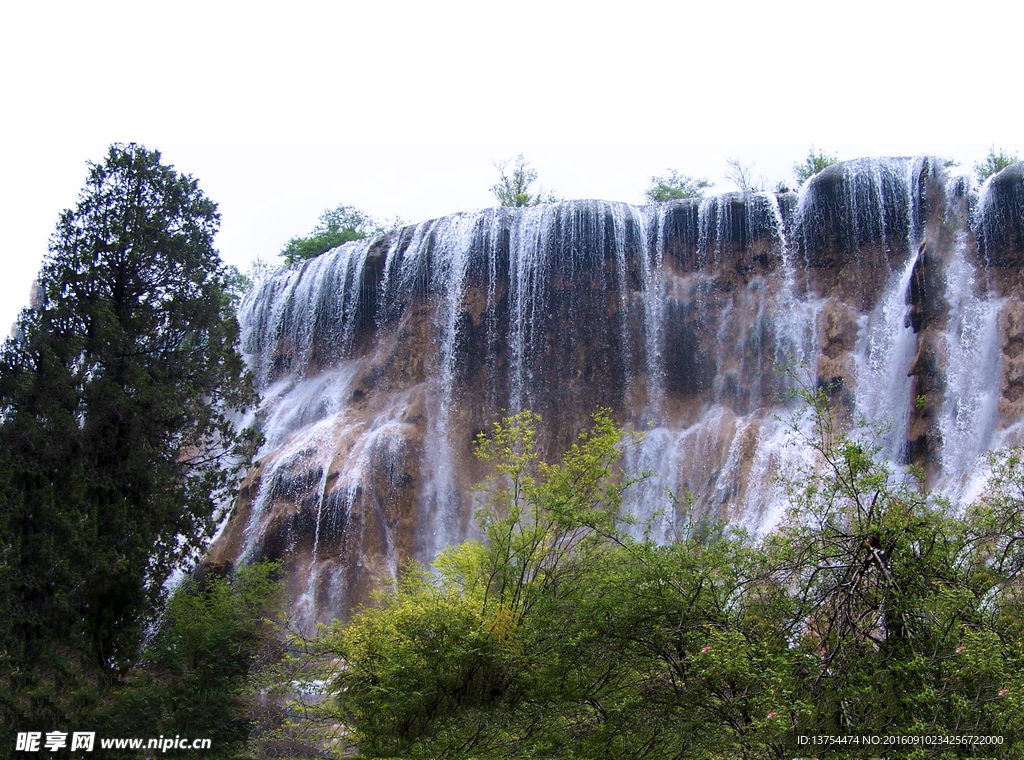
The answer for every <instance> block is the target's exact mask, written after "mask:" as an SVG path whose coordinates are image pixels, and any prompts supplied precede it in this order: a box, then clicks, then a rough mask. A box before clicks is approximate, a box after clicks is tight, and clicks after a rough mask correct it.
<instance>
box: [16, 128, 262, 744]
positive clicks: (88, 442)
mask: <svg viewBox="0 0 1024 760" xmlns="http://www.w3.org/2000/svg"><path fill="white" fill-rule="evenodd" d="M218 224H219V216H218V214H217V210H216V206H215V204H213V203H212V202H211V201H209V200H208V199H207V198H206V197H205V196H204V195H203V193H202V192H201V191H200V190H199V188H198V185H197V183H196V181H195V180H194V179H192V178H191V177H188V176H183V175H179V174H177V173H176V172H175V171H174V170H173V168H171V167H169V166H165V165H164V164H162V163H161V162H160V154H159V153H157V152H155V151H148V150H146V149H144V148H142V147H139V146H136V145H115V146H112V147H111V148H110V151H109V154H108V156H107V158H106V160H105V161H104V162H103V163H102V164H93V165H90V170H89V176H88V181H87V184H86V186H85V188H84V189H83V191H82V193H81V195H80V197H79V202H78V205H77V206H76V208H75V209H74V210H69V211H65V212H64V213H63V214H62V215H61V217H60V221H59V223H58V226H57V230H56V232H55V233H54V235H53V237H52V239H51V241H50V252H49V256H48V257H47V259H46V261H45V263H44V265H43V269H42V271H41V273H40V275H39V280H38V282H39V292H40V300H39V303H38V305H37V306H36V307H34V308H32V309H29V310H26V311H24V312H23V313H22V315H21V317H20V319H19V337H18V338H17V339H14V340H9V341H7V342H6V343H5V344H4V347H3V351H2V355H0V471H2V472H3V473H4V475H3V477H2V478H0V489H2V493H0V535H2V536H3V539H2V542H3V543H2V547H0V552H2V559H3V561H2V563H0V619H2V620H3V621H4V623H3V626H4V634H5V635H4V643H3V649H2V651H0V657H2V658H3V660H4V662H3V666H0V672H4V674H5V676H4V677H2V678H0V689H2V690H5V693H4V694H3V695H0V711H2V712H3V714H4V715H5V716H10V717H13V718H18V719H20V720H22V721H24V722H20V723H19V724H18V725H20V726H25V727H26V729H28V728H30V727H31V726H33V725H45V726H47V727H51V725H52V723H51V721H55V720H57V719H58V718H60V717H61V716H64V715H67V714H68V713H75V712H77V711H79V710H80V709H84V707H83V705H85V703H86V702H88V701H89V700H90V699H96V698H100V697H101V696H102V694H103V693H104V691H105V689H106V687H107V686H108V685H109V684H110V683H112V682H113V681H115V680H117V679H118V678H121V677H123V675H124V673H126V672H127V670H128V668H129V667H130V666H131V664H132V663H133V662H134V661H135V659H136V657H137V654H138V651H139V644H140V641H141V637H142V631H143V629H144V626H145V624H146V622H147V619H148V618H149V616H150V615H151V614H153V611H154V610H157V609H159V607H160V606H161V602H162V597H163V590H162V589H163V584H164V581H165V580H166V579H167V577H168V575H169V574H170V572H171V571H172V569H173V568H174V567H176V566H179V565H180V564H181V563H182V562H184V561H186V560H188V559H189V558H192V557H194V556H195V554H196V552H197V551H198V550H199V548H200V547H201V546H202V545H203V542H204V541H205V539H206V537H207V536H208V535H209V533H210V531H211V530H212V517H213V514H214V509H215V507H216V506H217V505H219V504H222V503H224V502H225V500H226V499H228V498H229V497H230V495H231V493H232V488H233V483H234V477H235V475H236V473H237V472H238V470H239V469H240V468H241V467H242V466H244V464H245V461H246V456H247V451H248V450H249V449H247V446H248V445H250V444H251V443H253V441H254V439H253V437H252V435H251V434H250V433H240V432H239V431H237V430H236V426H235V422H234V415H235V414H236V413H237V411H238V410H241V409H243V408H246V407H247V406H248V405H250V404H251V403H252V402H253V400H254V395H253V392H252V390H251V387H250V384H249V380H248V375H247V372H246V370H245V367H244V364H243V362H242V360H241V358H240V356H239V355H238V354H237V352H236V351H235V344H236V342H237V339H238V325H237V323H236V321H235V318H234V313H233V309H232V303H233V299H232V297H231V294H230V292H229V277H228V273H227V271H226V269H225V267H224V266H223V264H222V263H221V261H220V259H219V257H218V255H217V252H216V250H215V249H214V248H213V236H214V234H215V232H216V231H217V228H218ZM90 695H91V696H90Z"/></svg>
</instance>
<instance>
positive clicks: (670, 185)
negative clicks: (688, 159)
mask: <svg viewBox="0 0 1024 760" xmlns="http://www.w3.org/2000/svg"><path fill="white" fill-rule="evenodd" d="M709 187H711V181H710V180H708V179H707V178H706V177H701V178H700V179H697V178H695V177H691V176H689V175H687V174H680V173H679V172H677V171H676V170H675V169H666V170H665V174H663V175H661V176H660V177H651V184H650V186H649V187H648V188H647V190H646V192H645V193H644V195H646V196H647V200H649V201H654V202H660V201H674V200H678V199H681V198H703V197H704V191H705V190H706V189H707V188H709Z"/></svg>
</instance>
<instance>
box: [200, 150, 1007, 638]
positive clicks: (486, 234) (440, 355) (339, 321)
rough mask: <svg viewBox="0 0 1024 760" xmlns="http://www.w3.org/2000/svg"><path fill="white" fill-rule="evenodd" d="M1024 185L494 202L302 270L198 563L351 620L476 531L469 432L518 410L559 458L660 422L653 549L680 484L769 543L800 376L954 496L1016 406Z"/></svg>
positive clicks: (261, 334)
mask: <svg viewBox="0 0 1024 760" xmlns="http://www.w3.org/2000/svg"><path fill="white" fill-rule="evenodd" d="M1021 170H1022V165H1021V164H1017V165H1015V166H1013V167H1010V168H1009V169H1007V170H1004V172H1002V173H1001V174H1000V175H998V176H997V177H995V178H993V180H991V181H990V182H989V183H988V184H987V185H986V186H985V187H984V188H982V190H981V192H980V193H979V192H977V191H971V190H970V188H969V187H968V185H969V183H967V182H965V181H964V180H963V178H948V177H946V176H945V174H944V171H943V168H942V165H941V162H940V161H936V160H932V159H924V158H918V159H877V160H866V159H864V160H858V161H854V162H846V163H844V164H837V165H834V166H833V167H830V168H829V169H827V170H825V171H824V172H822V173H821V174H819V175H817V176H816V177H815V178H813V179H812V180H811V181H810V182H809V183H808V184H807V186H805V188H803V189H802V191H801V193H800V194H799V195H797V194H795V193H783V194H779V195H776V194H773V193H748V194H740V193H733V194H729V195H724V196H719V197H716V198H709V199H704V200H686V201H674V202H669V203H665V204H656V205H652V206H644V207H635V206H628V205H625V204H618V203H607V202H602V201H572V202H563V203H559V204H551V205H545V206H538V207H533V208H528V209H488V210H484V211H479V212H470V213H464V214H458V215H455V216H452V217H446V218H443V219H437V220H431V221H428V222H423V223H421V224H418V225H414V226H410V227H406V228H404V229H402V230H398V231H396V232H395V233H392V234H391V235H389V236H387V237H383V238H380V239H378V240H375V241H357V242H354V243H348V244H346V245H345V246H343V247H341V248H339V249H336V250H334V251H331V252H329V253H327V254H324V255H323V256H321V257H319V258H317V259H315V260H312V261H309V262H305V263H304V264H302V265H297V266H295V267H293V268H290V269H288V270H286V271H284V272H282V273H280V274H278V275H277V276H275V277H274V278H273V279H271V280H269V281H266V282H264V283H263V284H262V285H261V286H260V287H259V288H258V289H257V290H256V291H255V292H254V293H253V294H252V295H251V296H250V297H249V298H248V299H247V300H246V302H245V304H244V305H243V307H242V310H241V313H240V319H241V321H242V323H243V340H244V346H243V349H244V350H245V352H246V353H247V354H248V355H249V356H250V357H251V361H252V364H253V367H254V368H255V369H256V371H257V374H258V376H259V384H260V387H261V390H262V393H263V402H262V404H261V406H260V408H259V409H258V410H255V415H256V420H257V422H258V424H259V425H260V427H261V429H262V430H263V432H264V434H265V436H266V443H265V445H264V447H263V449H262V451H261V453H260V460H259V462H258V464H257V465H256V466H255V467H254V468H253V470H252V471H251V472H250V473H249V475H248V477H247V479H246V481H245V484H244V487H243V489H242V492H241V494H240V496H239V499H238V502H237V504H236V505H235V507H234V510H233V513H232V515H231V517H230V519H229V520H228V522H227V524H226V525H225V528H224V530H223V531H222V533H221V535H220V536H219V538H218V539H217V540H216V542H215V543H214V544H213V546H212V547H211V550H210V553H209V557H208V562H210V563H215V564H221V565H231V564H234V563H238V562H245V561H249V560H251V559H253V558H256V557H260V556H269V557H275V558H280V559H282V560H283V561H284V563H285V566H286V569H287V577H288V578H289V583H290V584H291V598H292V600H293V602H292V607H293V612H294V614H295V616H296V617H297V618H298V619H299V620H300V621H302V622H303V624H305V625H312V624H313V623H314V622H316V621H319V620H326V619H329V618H331V617H334V616H339V615H345V614H346V613H347V611H348V610H350V609H352V608H353V607H354V606H356V605H358V604H360V603H364V602H366V601H368V599H369V596H370V593H371V591H372V589H373V588H375V587H376V586H378V585H379V584H380V583H382V582H386V581H387V580H388V579H389V578H393V577H394V576H395V574H396V573H397V572H398V568H399V567H400V566H401V564H402V563H403V562H404V561H406V560H407V559H410V558H414V559H419V560H421V561H429V560H430V559H431V558H432V557H433V556H435V555H436V553H437V552H438V551H439V550H440V549H441V548H443V547H444V546H445V545H446V544H448V543H450V542H453V541H458V540H461V539H462V538H464V537H466V536H467V535H470V534H471V533H472V531H473V520H472V516H473V511H474V507H475V506H476V505H477V503H478V500H479V499H480V498H482V497H481V496H480V494H479V492H476V491H474V490H473V487H474V486H475V485H477V484H479V483H480V482H481V481H482V480H483V479H484V478H485V477H486V475H487V471H486V469H485V468H484V467H483V465H482V464H481V463H480V462H478V461H477V460H476V459H475V457H474V456H473V445H472V442H473V440H474V438H475V436H476V434H477V433H478V432H479V431H481V430H483V429H486V428H488V427H489V426H490V424H491V423H493V422H494V421H495V420H497V419H498V418H500V417H501V416H502V415H503V414H504V413H507V411H514V410H518V409H523V408H530V409H532V410H533V411H536V412H538V413H539V414H540V415H541V416H542V417H543V419H544V423H545V424H544V445H545V446H546V447H547V449H548V451H550V452H556V451H558V450H560V449H562V448H563V447H564V446H566V445H567V444H568V443H569V442H571V441H572V440H573V439H574V438H575V436H576V435H577V433H578V431H579V430H580V429H581V428H582V427H583V426H584V425H585V424H586V423H587V420H588V418H589V415H590V414H591V413H592V412H593V411H594V409H595V408H596V407H597V406H605V407H610V408H612V409H613V410H614V414H615V416H616V418H617V419H618V420H619V421H620V422H621V423H622V424H624V425H626V426H627V427H633V428H635V429H638V430H640V429H642V430H646V431H647V432H646V437H645V439H644V442H643V444H642V445H641V446H639V447H635V448H631V449H629V450H628V451H626V452H625V459H626V463H627V465H628V466H629V467H633V468H637V469H643V468H650V469H652V470H653V471H654V472H655V473H656V476H655V477H654V478H653V479H651V480H649V481H648V482H646V483H645V484H643V485H642V486H641V487H639V488H638V489H636V491H635V493H634V495H633V501H632V502H631V503H630V504H629V505H627V508H628V509H630V510H631V511H632V512H633V513H634V514H636V515H637V516H638V517H639V518H640V519H647V520H650V521H651V529H652V531H653V532H654V534H655V535H656V536H659V537H660V538H661V539H663V540H670V539H671V536H672V535H673V531H674V530H676V529H677V528H678V527H679V521H680V520H682V519H683V517H682V515H679V514H676V513H675V511H674V509H673V506H672V504H670V503H669V502H668V501H667V499H666V497H665V495H664V494H665V490H664V489H666V488H668V489H671V490H672V491H674V492H676V493H683V492H684V491H689V492H692V493H694V494H695V495H696V499H697V502H696V504H697V507H698V509H700V510H703V511H704V512H707V513H714V514H718V515H721V516H723V517H725V518H727V519H730V520H733V521H735V522H737V523H743V524H745V525H747V526H749V527H751V528H752V529H754V530H766V529H769V528H770V527H771V525H773V524H774V521H775V520H777V519H778V516H779V514H780V510H781V509H783V508H784V505H785V490H784V488H783V487H782V485H781V484H780V481H779V479H778V478H779V476H780V475H783V476H784V475H785V474H786V472H787V471H788V470H789V468H792V467H793V466H795V465H797V464H799V463H801V462H807V463H811V462H812V460H811V455H810V453H809V452H807V451H805V450H803V449H802V448H801V447H800V446H799V445H797V444H796V443H795V441H794V438H793V436H792V435H790V434H791V432H792V429H793V427H794V425H795V426H796V427H797V428H799V425H800V422H799V420H798V416H797V415H798V412H799V407H798V405H796V404H794V403H793V402H791V401H787V400H786V398H787V394H790V392H791V391H792V390H793V389H794V388H795V387H796V386H797V385H799V384H804V385H806V386H814V385H820V386H822V387H826V388H828V390H829V393H830V394H831V395H832V398H833V399H834V400H835V401H836V403H837V404H838V405H839V409H840V411H841V418H842V419H843V420H844V421H845V423H846V424H848V425H850V426H851V427H852V426H855V425H856V424H858V421H859V420H861V419H862V418H866V419H867V420H868V421H869V422H870V423H871V424H873V425H877V426H881V427H885V428H886V431H887V432H885V433H883V435H882V439H881V440H882V443H883V447H884V451H885V452H886V454H887V455H888V456H889V457H890V458H891V459H892V460H893V462H894V464H896V465H903V464H907V463H917V464H920V465H922V466H923V467H925V468H926V470H927V472H928V477H929V479H930V481H931V483H932V484H933V485H934V486H936V487H939V488H942V489H946V491H947V492H948V493H949V494H950V495H951V496H952V497H953V498H957V496H958V494H959V493H961V492H962V491H963V489H964V488H965V487H966V486H965V483H966V482H967V481H968V480H970V479H971V478H973V477H976V475H977V466H976V462H977V457H978V456H979V454H981V453H983V452H984V451H986V450H988V449H989V448H990V447H992V446H993V445H998V444H1001V443H1004V442H1007V441H1013V440H1015V436H1016V434H1017V433H1016V430H1017V427H1018V425H1019V422H1020V417H1021V413H1022V411H1024V408H1022V405H1024V307H1022V306H1021V304H1022V303H1024V300H1022V298H1021V287H1022V286H1021V283H1020V274H1019V273H1020V264H1021V263H1024V246H1022V238H1021V229H1022V224H1024V210H1022V208H1024V207H1022V201H1021V198H1022V197H1024V196H1022V188H1024V175H1022V173H1021ZM784 365H785V366H788V367H789V370H788V371H782V370H781V369H780V367H782V366H784ZM790 395H791V394H790ZM780 399H781V400H780Z"/></svg>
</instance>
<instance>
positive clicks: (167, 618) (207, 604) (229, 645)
mask: <svg viewBox="0 0 1024 760" xmlns="http://www.w3.org/2000/svg"><path fill="white" fill-rule="evenodd" d="M277 571H278V567H277V566H276V565H275V564H273V563H263V564H260V565H254V566H251V567H245V568H242V569H241V570H239V571H238V573H237V574H235V575H234V576H231V577H228V576H218V577H214V578H208V579H206V580H204V581H203V582H197V581H195V580H192V579H189V580H186V581H185V582H184V583H183V584H182V585H181V586H180V587H179V588H178V589H177V590H176V591H175V592H174V594H173V595H172V596H171V598H170V600H169V602H168V604H167V608H166V610H165V612H164V614H163V617H162V618H161V620H160V622H159V624H158V627H157V630H156V633H155V634H154V635H153V636H152V639H151V640H150V641H149V643H148V646H147V647H146V649H145V652H144V655H143V659H142V662H141V663H140V665H139V667H138V668H137V669H136V670H135V672H133V674H132V677H131V678H130V679H129V681H128V682H127V684H125V685H123V686H121V687H119V688H118V689H117V690H116V692H115V694H114V697H113V700H112V705H113V706H114V709H115V711H116V713H117V714H114V715H107V716H105V718H106V722H107V723H108V724H113V726H112V728H113V727H117V726H120V727H121V728H122V731H121V733H128V732H129V729H131V728H133V727H140V726H145V727H146V729H147V731H148V732H149V733H151V734H154V735H155V734H163V735H165V736H175V735H181V736H194V737H210V738H211V739H213V740H214V742H215V744H216V747H217V750H218V753H219V756H220V757H224V758H232V757H248V754H247V753H246V748H247V742H248V739H249V734H250V730H251V727H252V725H251V723H252V719H251V713H252V712H253V710H252V705H251V702H252V701H253V698H252V696H251V695H250V693H249V691H250V689H249V685H248V679H249V677H250V674H251V672H252V671H253V670H254V668H256V667H258V666H259V665H260V664H261V663H263V662H265V661H268V660H274V659H277V658H279V657H280V654H281V653H280V652H279V651H278V649H279V646H280V645H279V643H278V637H277V633H278V624H277V623H276V621H275V618H276V615H277V609H276V608H277V602H278V600H279V597H280V591H281V583H280V582H279V581H276V580H274V575H275V574H276V573H277ZM136 730H137V729H136Z"/></svg>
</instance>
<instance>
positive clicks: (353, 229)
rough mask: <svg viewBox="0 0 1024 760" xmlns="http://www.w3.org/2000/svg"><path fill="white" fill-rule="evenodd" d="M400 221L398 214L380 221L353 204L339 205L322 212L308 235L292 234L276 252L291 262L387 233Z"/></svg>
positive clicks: (399, 223)
mask: <svg viewBox="0 0 1024 760" xmlns="http://www.w3.org/2000/svg"><path fill="white" fill-rule="evenodd" d="M402 224H403V222H402V220H401V219H399V218H397V217H396V218H395V219H393V220H392V221H390V222H386V223H380V222H377V221H375V220H374V219H373V217H371V216H369V215H367V214H365V213H363V212H362V211H360V210H358V209H357V208H355V207H354V206H345V205H340V206H338V207H337V208H333V209H327V210H326V211H324V213H322V214H321V215H320V220H319V223H318V224H317V226H316V227H314V228H313V231H312V232H310V233H309V235H307V236H305V237H293V238H292V239H291V240H289V241H288V243H287V245H285V247H284V248H282V249H281V253H280V254H279V255H280V256H282V257H283V258H284V261H285V264H294V263H295V262H296V261H305V260H306V259H312V258H315V257H317V256H319V255H320V254H322V253H326V252H327V251H329V250H331V249H332V248H337V247H338V246H339V245H341V244H342V243H347V242H349V241H350V240H362V239H363V238H365V237H376V236H378V235H384V234H387V233H388V232H392V231H394V230H396V229H398V228H399V227H401V226H402Z"/></svg>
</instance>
